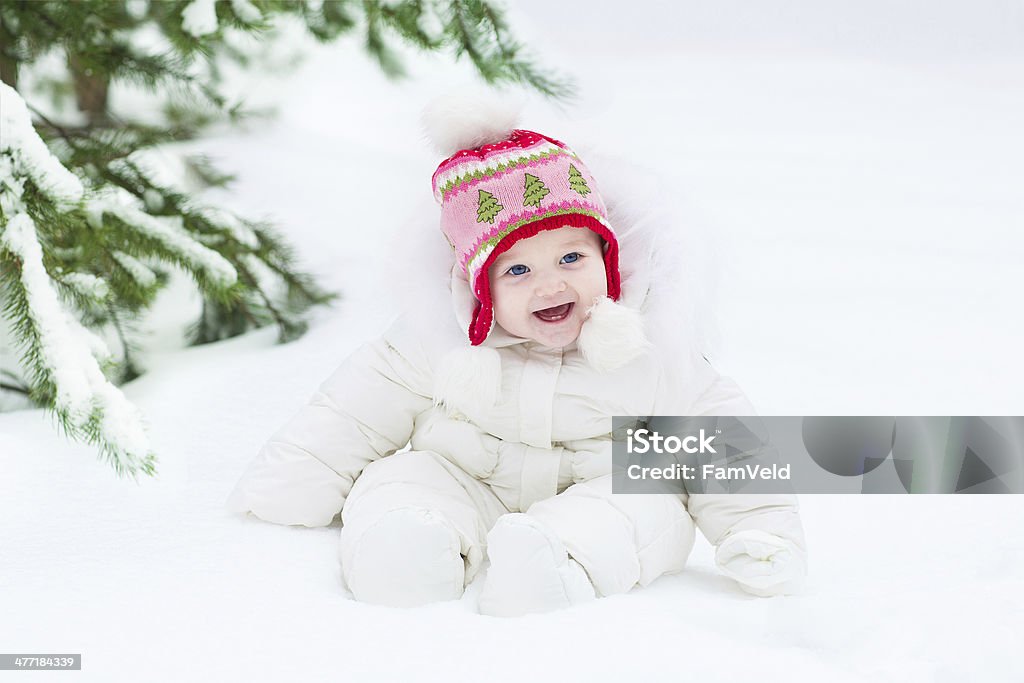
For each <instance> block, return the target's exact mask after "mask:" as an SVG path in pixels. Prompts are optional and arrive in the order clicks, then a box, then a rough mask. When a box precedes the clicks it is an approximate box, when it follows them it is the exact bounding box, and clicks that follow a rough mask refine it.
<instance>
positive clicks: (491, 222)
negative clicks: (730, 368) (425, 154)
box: [431, 129, 619, 346]
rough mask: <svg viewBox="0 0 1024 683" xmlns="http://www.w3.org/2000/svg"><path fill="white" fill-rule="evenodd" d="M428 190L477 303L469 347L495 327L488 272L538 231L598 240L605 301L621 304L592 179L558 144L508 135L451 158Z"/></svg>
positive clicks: (614, 259)
mask: <svg viewBox="0 0 1024 683" xmlns="http://www.w3.org/2000/svg"><path fill="white" fill-rule="evenodd" d="M431 182H432V185H433V189H434V198H435V199H436V200H437V201H438V202H439V203H440V204H441V231H442V232H443V233H444V234H445V237H447V238H448V242H449V244H451V245H452V248H453V249H454V250H455V257H456V259H457V261H458V265H459V267H460V268H462V269H464V270H465V272H466V277H467V279H468V281H469V284H470V287H471V289H472V290H473V293H474V295H475V296H476V299H477V306H476V310H475V311H474V312H473V318H472V322H471V323H470V326H469V340H470V343H471V344H472V345H473V346H477V345H479V344H481V343H482V342H483V341H484V340H485V339H486V338H487V335H488V334H490V331H491V327H492V324H493V321H494V310H493V307H492V302H491V287H490V281H489V279H488V277H487V271H488V268H489V267H490V265H491V264H492V263H493V262H494V260H495V259H496V258H497V257H498V256H499V255H500V254H502V253H503V252H505V251H508V249H510V248H511V247H512V245H513V244H515V243H516V242H518V241H519V240H521V239H526V238H527V237H532V236H533V235H536V234H537V233H538V232H540V231H542V230H554V229H557V228H562V227H577V228H586V229H589V230H593V231H594V232H596V233H597V234H598V235H600V236H601V237H602V238H603V239H604V241H605V243H606V247H605V254H604V263H605V271H606V274H607V278H608V297H609V298H611V299H613V300H617V299H618V298H619V244H618V240H617V239H616V238H615V233H614V231H613V230H612V227H611V224H610V223H609V222H608V212H607V210H606V208H605V205H604V201H603V200H602V199H601V195H600V194H599V193H598V191H597V184H596V182H595V181H594V178H593V176H592V175H591V174H590V171H588V170H587V167H586V166H584V165H583V162H582V161H580V159H579V157H577V156H576V154H575V153H574V152H573V151H572V150H570V149H569V148H568V147H567V146H566V145H565V144H564V143H562V142H559V141H558V140H555V139H553V138H549V137H547V136H546V135H541V134H540V133H533V132H531V131H528V130H518V129H517V130H513V131H512V132H511V133H508V134H507V135H505V137H504V138H503V139H494V140H492V141H490V142H489V143H488V144H483V145H479V146H475V147H473V148H471V149H462V150H459V151H457V152H455V154H453V155H452V156H450V157H449V158H447V159H445V160H444V161H443V162H441V165H440V166H438V167H437V170H436V171H435V172H434V176H433V178H432V181H431Z"/></svg>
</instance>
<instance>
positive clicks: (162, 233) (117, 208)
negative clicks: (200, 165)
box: [88, 191, 238, 287]
mask: <svg viewBox="0 0 1024 683" xmlns="http://www.w3.org/2000/svg"><path fill="white" fill-rule="evenodd" d="M134 201H135V199H134V197H132V196H131V195H129V194H128V193H127V192H124V191H119V192H110V193H106V194H105V195H104V196H100V197H97V198H96V199H93V200H91V201H90V202H89V205H88V211H89V212H90V213H91V214H92V215H93V216H99V215H102V214H110V215H112V216H116V217H117V218H119V219H120V220H121V221H122V222H124V224H125V225H127V226H128V227H129V228H132V229H134V230H137V231H139V232H141V233H144V234H145V235H147V236H149V237H151V238H153V239H155V240H157V241H158V242H160V243H161V244H163V245H164V246H165V247H166V248H167V249H169V250H170V251H172V252H174V253H175V254H178V255H180V256H181V258H182V259H184V260H185V261H186V262H187V263H188V264H189V265H190V266H191V267H193V268H195V269H196V270H199V271H202V272H203V273H204V274H205V275H206V276H207V277H209V278H210V280H211V281H213V282H215V283H217V284H218V285H220V286H221V287H230V286H231V285H232V284H234V283H235V281H236V280H237V279H238V273H237V272H236V271H235V267H234V266H232V265H231V263H230V262H229V261H228V260H227V259H225V258H224V257H223V256H221V255H220V254H218V253H217V252H215V251H214V250H213V249H209V248H207V247H204V246H203V245H202V244H200V243H199V242H197V241H196V240H194V239H193V238H192V237H191V235H190V234H189V233H188V232H186V231H185V229H184V228H183V227H182V225H181V217H180V216H151V215H150V214H148V213H146V212H145V211H142V210H140V209H138V208H136V207H135V206H133V205H132V203H131V202H134Z"/></svg>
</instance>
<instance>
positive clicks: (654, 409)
mask: <svg viewBox="0 0 1024 683" xmlns="http://www.w3.org/2000/svg"><path fill="white" fill-rule="evenodd" d="M501 119H502V117H501V116H497V115H494V114H493V113H490V112H483V113H481V112H480V111H479V109H478V110H477V111H476V112H473V113H471V114H470V115H466V113H465V112H464V111H461V112H460V111H459V110H450V111H442V112H440V114H435V116H434V121H433V123H432V131H433V133H432V135H433V137H434V139H435V142H438V143H439V144H440V145H442V146H445V147H446V150H445V152H446V154H448V157H447V158H446V159H445V160H444V161H443V162H441V164H440V166H438V168H437V170H436V171H435V172H434V175H433V190H434V197H435V199H436V200H437V201H438V203H439V204H440V207H441V221H440V223H441V232H442V233H443V235H444V237H445V238H446V239H447V241H448V244H449V245H450V246H451V250H450V251H448V252H447V257H446V259H447V263H446V264H445V268H446V270H447V269H448V268H449V267H450V282H449V283H447V287H446V294H445V295H446V297H447V298H448V301H449V302H451V303H453V304H454V308H455V311H454V315H453V314H452V312H451V308H450V305H451V304H449V307H448V308H447V310H443V309H442V310H434V309H431V308H430V307H422V306H421V307H419V310H415V311H412V312H411V313H410V314H408V315H405V316H403V317H402V318H400V319H399V320H398V322H397V323H395V324H394V325H393V326H392V327H391V328H390V329H389V330H388V331H387V332H386V333H385V334H384V335H383V337H381V338H380V339H378V340H377V341H375V342H372V343H369V344H367V345H365V346H363V347H362V348H360V349H359V350H358V351H356V352H355V353H354V354H353V355H352V356H351V357H349V358H348V359H347V360H346V361H345V362H344V363H343V364H342V366H341V367H340V368H339V369H338V370H337V371H336V372H335V374H334V375H333V376H331V377H330V378H329V379H328V380H327V381H326V382H325V383H324V384H323V386H322V387H321V388H320V390H319V391H318V392H317V393H316V394H315V396H314V397H313V398H312V400H311V401H310V403H309V404H308V405H307V406H305V407H304V408H303V409H302V410H301V411H300V412H299V413H298V414H297V415H296V416H295V417H294V418H293V419H292V420H291V421H290V422H288V423H287V424H286V425H285V426H284V427H283V428H282V429H281V430H280V431H279V432H278V433H277V434H275V435H274V436H273V437H272V438H271V439H270V441H269V442H268V443H267V444H266V445H265V446H264V447H263V449H262V450H261V452H260V453H259V455H258V456H257V458H256V459H255V461H254V462H253V463H252V465H251V466H250V467H249V469H248V470H247V471H246V472H245V474H244V475H243V477H242V479H241V481H239V483H238V485H237V487H236V489H235V491H234V492H233V493H232V495H231V498H230V500H229V506H230V507H231V508H232V509H234V510H237V511H246V512H252V513H253V514H254V515H256V516H257V517H259V518H261V519H264V520H267V521H271V522H276V523H279V524H303V525H306V526H321V525H326V524H330V523H331V521H332V520H333V518H334V517H335V515H337V514H338V513H339V512H340V513H341V519H342V529H341V541H340V558H341V569H342V576H343V577H344V580H345V582H346V584H347V585H348V588H349V590H350V591H351V592H352V594H353V595H354V597H355V598H356V599H357V600H361V601H366V602H372V603H378V604H384V605H392V606H415V605H423V604H427V603H430V602H434V601H439V600H451V599H456V598H458V597H459V596H461V595H462V593H463V590H464V588H465V586H466V585H467V584H468V583H469V582H470V581H472V580H473V579H474V577H475V576H477V574H478V573H479V572H480V570H481V569H482V568H483V567H484V564H485V562H484V561H485V559H488V560H489V565H488V566H487V568H486V576H485V577H484V583H483V588H482V590H481V592H480V599H479V609H480V611H481V612H482V613H484V614H489V615H498V616H515V615H521V614H527V613H532V612H543V611H548V610H552V609H557V608H560V607H566V606H570V605H573V604H577V603H580V602H583V601H587V600H592V599H594V598H595V597H599V596H607V595H614V594H617V593H624V592H626V591H628V590H630V589H631V588H632V587H633V586H636V585H641V586H643V585H647V584H649V583H650V582H652V581H654V580H655V579H657V578H658V577H659V576H662V575H663V574H668V573H673V572H678V571H680V570H682V569H683V567H684V565H685V563H686V560H687V556H688V555H689V553H690V551H691V549H692V547H693V543H694V537H695V530H696V529H697V528H699V529H700V530H701V532H702V533H703V534H704V535H705V536H706V537H707V539H708V540H709V541H710V542H711V543H712V544H713V545H714V546H715V547H716V549H717V550H716V555H715V559H716V563H717V565H718V566H719V568H720V569H721V570H722V571H723V573H724V574H725V575H727V576H729V577H731V578H732V579H735V580H736V581H737V582H738V584H739V586H740V587H741V588H743V589H744V590H746V591H747V592H749V593H753V594H755V595H761V596H771V595H778V594H783V593H789V592H794V591H796V590H798V588H799V586H800V584H801V581H802V579H803V577H804V575H805V572H806V559H805V558H806V554H805V546H804V539H803V531H802V527H801V523H800V518H799V515H798V512H797V503H796V500H795V498H793V497H792V496H786V495H741V494H716V495H712V494H692V495H686V494H685V493H683V494H645V495H639V494H629V495H625V494H615V493H613V492H612V486H611V480H612V475H611V471H612V457H611V447H612V441H613V438H616V437H613V434H612V416H614V415H623V416H647V415H712V414H719V415H752V414H753V409H752V408H751V407H750V405H749V403H748V402H747V401H746V399H745V397H744V396H743V394H742V392H740V390H739V389H738V388H737V387H736V386H735V384H733V383H732V382H731V381H729V380H727V379H726V378H723V377H721V376H719V375H718V374H717V373H716V372H715V370H714V369H713V368H712V367H711V366H710V365H709V364H708V362H707V361H706V360H705V358H704V357H703V356H702V355H701V354H700V353H699V352H698V351H695V350H691V348H692V347H691V346H689V345H685V344H683V345H680V344H678V343H677V342H678V339H679V338H680V335H685V333H686V330H681V329H679V328H680V327H681V326H682V324H681V322H680V319H679V316H677V315H674V314H673V313H672V298H671V297H665V296H662V297H661V298H660V299H659V296H658V290H659V286H660V283H659V281H658V278H657V277H655V276H654V274H653V272H652V271H653V268H652V267H651V263H652V261H653V260H654V259H656V258H657V248H656V246H654V245H656V242H657V226H649V225H641V223H642V221H632V222H631V219H630V217H629V216H628V215H625V214H623V215H619V214H618V213H617V209H616V207H617V206H618V205H619V204H621V200H620V199H617V198H615V197H613V196H611V195H608V196H602V191H601V186H600V185H599V183H598V181H597V180H596V179H595V178H594V176H593V175H592V174H591V172H590V170H589V169H588V167H587V166H586V165H585V164H584V162H583V160H582V159H580V158H579V157H578V156H577V155H576V154H575V153H574V152H573V151H572V150H570V149H569V147H567V146H566V145H565V144H564V143H562V142H560V141H558V140H555V139H553V138H550V137H548V136H545V135H541V134H539V133H534V132H530V131H526V130H519V129H512V126H511V125H503V124H502V123H501ZM670 340H671V341H670ZM616 436H618V435H616ZM407 446H408V449H407V450H403V449H406V447H407Z"/></svg>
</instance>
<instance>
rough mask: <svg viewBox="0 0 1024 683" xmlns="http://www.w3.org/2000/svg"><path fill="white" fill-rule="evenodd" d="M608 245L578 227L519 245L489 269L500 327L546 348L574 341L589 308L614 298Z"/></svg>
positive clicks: (546, 233)
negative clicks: (601, 299) (606, 263)
mask: <svg viewBox="0 0 1024 683" xmlns="http://www.w3.org/2000/svg"><path fill="white" fill-rule="evenodd" d="M603 246H604V241H603V240H602V239H601V237H600V236H599V235H598V234H597V233H595V232H592V231H590V230H587V229H585V228H572V227H566V228H558V229H557V230H543V231H541V232H539V233H537V234H536V235H534V236H533V237H528V238H526V239H524V240H520V241H518V242H516V243H515V244H514V245H512V248H511V249H509V250H508V251H506V252H505V253H503V254H501V255H500V256H499V257H498V258H497V259H495V261H494V263H493V264H492V265H491V267H490V269H489V270H488V271H487V274H488V277H489V278H490V281H491V300H492V303H493V305H494V317H495V319H496V320H497V321H498V324H499V325H501V326H502V327H503V328H505V330H506V331H508V332H509V333H511V334H514V335H515V336H517V337H524V338H527V339H532V340H534V341H536V342H538V343H540V344H542V345H544V346H551V347H561V346H566V345H568V344H571V343H572V342H574V341H575V340H576V337H578V336H579V334H580V328H581V327H582V326H583V322H584V321H585V320H586V315H587V310H588V309H589V308H590V307H591V306H592V305H593V304H594V302H595V301H596V300H597V299H598V298H599V297H602V296H606V295H607V294H608V282H607V279H606V275H605V268H604V250H603Z"/></svg>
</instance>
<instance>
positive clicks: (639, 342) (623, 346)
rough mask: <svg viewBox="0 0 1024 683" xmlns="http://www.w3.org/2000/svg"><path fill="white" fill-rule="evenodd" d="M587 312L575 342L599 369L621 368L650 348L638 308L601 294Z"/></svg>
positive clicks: (593, 365)
mask: <svg viewBox="0 0 1024 683" xmlns="http://www.w3.org/2000/svg"><path fill="white" fill-rule="evenodd" d="M587 314H588V315H587V320H586V321H585V322H584V323H583V327H582V329H581V330H580V336H579V339H578V340H577V342H576V344H577V346H578V347H579V349H580V353H582V354H583V357H584V358H586V359H587V363H589V364H590V367H592V368H594V369H595V370H597V371H598V372H610V371H611V370H615V369H616V368H620V367H622V366H623V365H626V364H628V363H629V362H631V361H633V360H634V359H636V358H638V357H640V356H641V355H643V354H644V352H646V351H647V350H648V349H650V348H651V343H650V342H649V341H648V340H647V335H646V333H645V332H644V320H643V317H642V316H641V315H640V311H638V310H636V309H633V308H630V307H628V306H625V305H623V304H620V303H616V302H614V301H612V300H611V299H609V298H608V297H606V296H603V297H601V298H600V299H598V300H597V302H596V303H595V304H594V305H593V306H591V307H590V310H589V311H587Z"/></svg>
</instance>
